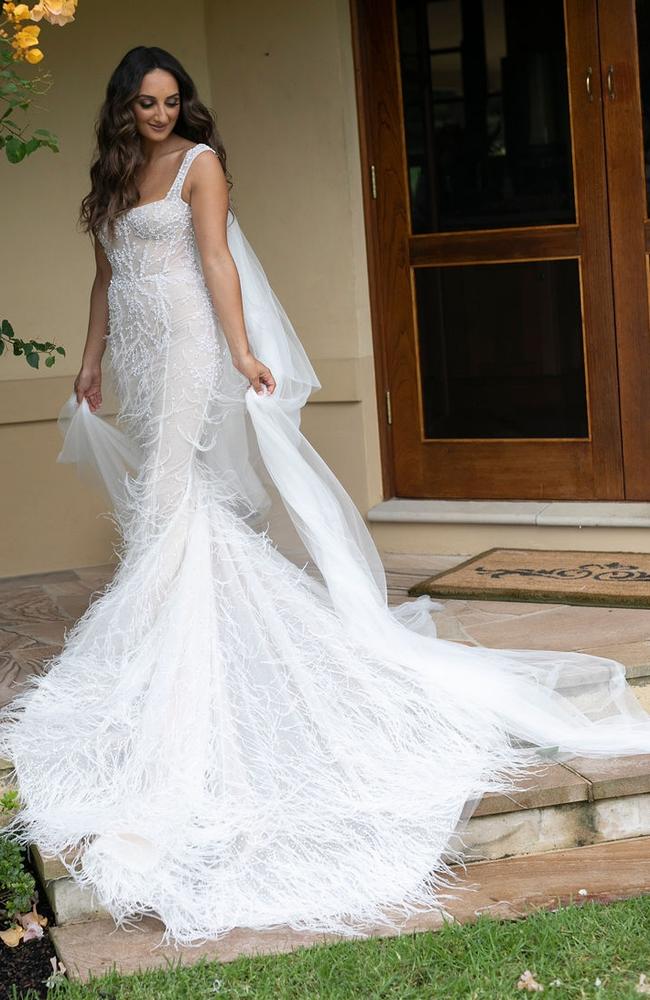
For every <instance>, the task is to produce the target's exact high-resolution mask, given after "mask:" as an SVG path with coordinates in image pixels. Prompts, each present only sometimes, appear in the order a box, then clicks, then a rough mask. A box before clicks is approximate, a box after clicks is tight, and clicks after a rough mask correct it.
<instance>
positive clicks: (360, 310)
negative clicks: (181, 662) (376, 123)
mask: <svg viewBox="0 0 650 1000" xmlns="http://www.w3.org/2000/svg"><path fill="white" fill-rule="evenodd" d="M206 9H207V49H208V62H209V68H210V75H211V80H212V93H213V102H214V108H215V111H216V114H217V124H218V126H219V128H220V130H221V132H222V136H223V139H224V142H225V145H226V149H227V151H228V155H229V160H228V163H229V168H230V170H231V173H232V174H233V178H234V182H235V186H234V188H233V192H232V195H233V198H234V203H235V210H236V211H237V214H238V218H239V221H240V223H241V225H242V228H243V229H244V232H245V233H246V234H247V236H248V238H249V239H250V240H251V242H252V244H253V246H254V248H255V251H256V253H257V254H258V256H259V257H260V259H261V261H262V264H263V266H264V268H265V270H266V272H267V275H268V277H269V280H270V282H271V285H272V286H273V288H274V289H275V291H276V294H277V295H278V297H279V298H280V300H281V301H282V303H283V305H284V307H285V309H286V310H287V312H288V314H289V317H290V318H291V320H292V322H293V324H294V326H295V328H296V330H297V332H298V335H299V336H300V338H301V340H302V342H303V344H304V345H305V348H306V350H307V352H308V354H309V355H310V357H311V359H312V362H313V364H314V367H315V368H316V371H317V373H318V375H319V378H320V380H321V382H322V384H323V390H322V391H321V392H319V393H316V394H314V396H313V397H312V402H311V403H310V405H308V406H307V407H306V410H305V412H304V416H303V427H304V429H305V431H306V433H307V435H308V436H309V438H310V440H311V441H312V443H313V444H314V446H315V447H316V448H317V449H318V450H319V451H320V452H321V454H322V456H323V458H324V459H325V461H326V462H327V463H328V464H329V465H331V466H332V468H333V469H334V471H335V472H336V474H337V475H338V476H339V478H340V479H341V480H342V482H343V483H344V485H345V487H346V489H347V490H348V491H349V492H350V494H351V495H352V497H353V499H354V500H355V501H356V503H357V504H358V506H359V508H360V509H361V510H362V512H364V513H365V511H366V510H367V509H368V508H369V507H370V506H372V504H374V503H376V502H377V501H378V500H379V499H381V470H380V464H379V442H378V433H377V415H376V412H377V408H376V398H375V390H374V374H373V359H372V329H371V323H370V312H369V294H368V272H367V261H366V247H365V234H364V221H363V203H362V189H361V167H360V160H359V135H358V124H357V110H356V95H355V87H354V64H353V57H352V37H351V23H350V8H349V3H348V0H302V2H300V3H298V2H296V0H274V3H272V4H268V3H264V2H262V0H247V2H245V3H239V4H220V3H208V4H207V8H206Z"/></svg>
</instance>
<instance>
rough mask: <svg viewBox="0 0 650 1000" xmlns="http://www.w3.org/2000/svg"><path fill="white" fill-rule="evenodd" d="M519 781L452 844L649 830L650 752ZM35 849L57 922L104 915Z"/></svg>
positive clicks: (491, 847)
mask: <svg viewBox="0 0 650 1000" xmlns="http://www.w3.org/2000/svg"><path fill="white" fill-rule="evenodd" d="M532 770H539V767H536V768H534V769H532ZM519 784H520V785H521V786H522V789H523V788H524V787H525V786H527V785H529V786H531V787H530V788H529V789H528V790H526V791H524V790H522V791H521V792H516V793H513V794H512V795H510V796H506V795H497V794H492V793H490V794H488V795H485V796H484V797H483V799H482V800H481V802H480V803H479V805H478V806H477V808H476V810H475V812H474V814H473V816H472V817H471V818H470V820H469V821H468V823H467V826H466V829H465V830H464V831H463V832H462V834H460V835H458V834H457V835H456V836H455V837H454V838H452V840H451V843H450V848H451V849H452V850H459V849H462V851H463V856H464V857H465V859H466V861H467V862H468V863H471V862H478V861H495V860H500V859H503V858H508V857H512V856H515V855H516V856H525V855H528V854H532V853H535V854H539V853H543V852H546V851H555V850H558V849H570V848H574V847H579V846H584V845H587V844H602V843H612V842H615V841H618V840H623V839H627V838H630V837H638V836H646V835H650V754H642V755H635V756H628V757H616V758H612V759H603V760H598V759H596V758H587V757H573V758H571V760H569V761H566V762H564V763H562V764H549V765H548V766H547V767H546V768H545V770H544V772H543V774H541V775H537V776H533V775H532V774H531V776H527V775H524V776H522V778H521V779H520V782H519ZM31 850H32V855H33V858H34V862H35V865H36V867H37V869H38V871H39V873H40V876H41V879H42V881H43V885H44V888H45V892H46V894H47V897H48V899H49V901H50V905H51V906H52V909H53V910H54V913H55V914H56V919H57V923H58V924H65V923H68V922H72V921H77V920H86V919H93V918H96V917H98V916H100V915H102V913H103V911H102V909H101V907H100V906H99V905H98V903H97V900H96V898H95V896H94V893H93V892H92V891H91V890H90V889H88V888H87V887H83V888H82V887H80V886H78V885H77V884H76V883H75V882H74V880H73V879H72V878H71V877H70V876H69V875H68V874H67V871H66V869H65V867H64V865H63V864H62V863H61V861H60V859H58V858H56V857H54V858H52V857H42V856H41V854H40V852H39V851H38V849H37V848H36V847H35V846H32V848H31Z"/></svg>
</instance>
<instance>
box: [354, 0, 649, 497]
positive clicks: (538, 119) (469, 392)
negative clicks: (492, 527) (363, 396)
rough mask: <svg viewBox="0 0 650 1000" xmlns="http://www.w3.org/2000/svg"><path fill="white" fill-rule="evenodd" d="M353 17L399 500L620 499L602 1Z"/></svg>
mask: <svg viewBox="0 0 650 1000" xmlns="http://www.w3.org/2000/svg"><path fill="white" fill-rule="evenodd" d="M626 2H627V0H626ZM611 6H612V7H615V6H616V3H615V2H612V4H611ZM612 21H615V16H614V15H613V16H612ZM353 27H354V31H353V35H354V38H355V47H356V66H357V83H358V96H359V106H360V127H361V145H362V158H363V160H364V167H365V169H364V192H365V201H366V229H367V239H368V253H369V267H370V279H371V306H372V315H373V329H374V335H375V353H376V358H377V365H376V376H377V389H378V396H379V399H380V405H381V413H380V426H382V454H383V461H384V471H385V490H386V494H387V495H396V496H403V497H434V498H436V497H437V498H485V499H490V498H508V499H549V500H550V499H596V498H597V499H621V498H623V497H624V496H625V479H624V469H623V449H622V426H621V413H620V410H619V404H620V396H619V376H618V361H619V356H618V354H617V341H616V331H615V317H614V296H613V277H612V275H613V272H612V258H611V242H610V231H609V217H608V199H607V173H606V157H605V135H604V122H603V90H604V88H605V86H606V80H607V74H606V75H605V77H603V68H602V61H601V52H600V41H599V27H598V10H597V0H566V3H564V4H563V3H562V0H545V2H544V3H543V4H528V3H523V4H522V3H521V2H520V0H355V2H354V3H353ZM610 77H611V74H610ZM622 183H623V184H624V183H625V182H624V181H623V182H622ZM627 363H630V362H629V359H628V361H627ZM646 398H649V399H650V396H646ZM624 419H625V418H624ZM638 424H639V421H638V420H637V428H638ZM633 436H634V434H633V433H632V437H633ZM631 448H632V452H631V454H632V453H633V451H634V446H633V444H632V445H631ZM626 457H627V456H626ZM646 464H647V463H646ZM645 478H647V476H646V477H645ZM639 488H645V487H639Z"/></svg>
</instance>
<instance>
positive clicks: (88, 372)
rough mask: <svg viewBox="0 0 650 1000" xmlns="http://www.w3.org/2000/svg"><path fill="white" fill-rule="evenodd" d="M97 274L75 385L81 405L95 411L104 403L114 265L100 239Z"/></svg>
mask: <svg viewBox="0 0 650 1000" xmlns="http://www.w3.org/2000/svg"><path fill="white" fill-rule="evenodd" d="M95 263H96V272H95V280H94V281H93V285H92V289H91V291H90V315H89V319H88V333H87V335H86V346H85V347H84V352H83V356H82V359H81V369H80V371H79V374H78V375H77V377H76V379H75V383H74V390H75V393H76V395H77V402H78V403H80V402H81V401H82V399H83V398H84V397H85V398H86V399H87V400H88V405H89V406H90V409H91V410H96V409H97V408H98V407H99V406H101V403H102V367H101V366H102V357H103V354H104V351H105V349H106V340H105V338H106V336H107V334H108V283H109V281H110V280H111V265H110V263H109V261H108V258H107V256H106V254H105V252H104V248H103V247H102V245H101V243H100V242H99V240H98V239H95Z"/></svg>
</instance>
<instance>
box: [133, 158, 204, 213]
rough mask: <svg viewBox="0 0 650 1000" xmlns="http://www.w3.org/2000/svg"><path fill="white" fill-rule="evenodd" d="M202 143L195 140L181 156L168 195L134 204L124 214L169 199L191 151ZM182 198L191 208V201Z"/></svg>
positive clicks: (159, 203)
mask: <svg viewBox="0 0 650 1000" xmlns="http://www.w3.org/2000/svg"><path fill="white" fill-rule="evenodd" d="M201 145H203V143H200V142H195V143H194V145H193V146H189V147H188V148H187V149H186V150H185V152H184V153H183V156H182V157H181V162H180V164H179V167H178V170H177V171H176V173H175V175H174V179H173V181H172V182H171V185H170V187H169V190H168V191H167V194H166V195H164V196H163V197H162V198H156V200H155V201H145V202H144V203H143V204H142V205H140V204H138V205H133V206H132V207H131V208H129V209H127V211H126V212H125V213H124V214H125V215H128V214H129V213H130V212H135V210H136V209H137V208H147V207H148V206H149V205H161V204H162V203H163V202H164V201H167V199H168V198H169V196H170V195H171V193H172V191H173V190H174V188H175V187H176V181H177V180H178V178H179V177H180V174H181V170H182V169H183V166H184V165H185V160H186V159H187V156H188V154H189V153H191V151H192V150H193V149H196V148H197V146H201ZM179 197H180V195H179ZM180 200H181V201H182V202H183V204H184V205H187V207H188V208H190V203H189V202H188V201H183V199H182V198H181V199H180Z"/></svg>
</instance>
